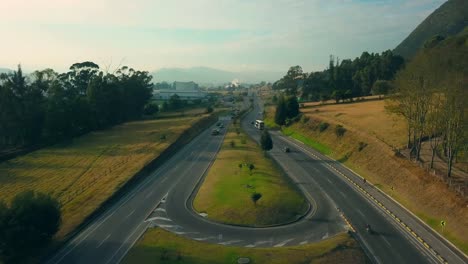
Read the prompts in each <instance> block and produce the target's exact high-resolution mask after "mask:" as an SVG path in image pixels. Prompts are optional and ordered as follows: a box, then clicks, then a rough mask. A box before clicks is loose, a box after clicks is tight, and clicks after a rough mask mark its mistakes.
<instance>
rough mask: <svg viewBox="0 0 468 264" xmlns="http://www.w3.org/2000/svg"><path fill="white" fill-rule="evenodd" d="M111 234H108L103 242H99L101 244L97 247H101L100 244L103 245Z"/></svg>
mask: <svg viewBox="0 0 468 264" xmlns="http://www.w3.org/2000/svg"><path fill="white" fill-rule="evenodd" d="M110 236H111V234H109V235H107V236H106V238H104V240H102V241H101V243H99V245H97V247H96V248H99V247H100V246H102V244H104V242H106V240H107V239H108V238H109V237H110Z"/></svg>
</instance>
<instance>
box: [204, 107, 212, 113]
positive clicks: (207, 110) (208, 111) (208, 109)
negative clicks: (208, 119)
mask: <svg viewBox="0 0 468 264" xmlns="http://www.w3.org/2000/svg"><path fill="white" fill-rule="evenodd" d="M206 113H208V114H209V113H213V107H211V106H208V107H207V108H206Z"/></svg>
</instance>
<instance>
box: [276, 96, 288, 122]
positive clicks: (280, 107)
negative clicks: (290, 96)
mask: <svg viewBox="0 0 468 264" xmlns="http://www.w3.org/2000/svg"><path fill="white" fill-rule="evenodd" d="M287 111H288V110H287V106H286V102H285V99H284V97H283V96H281V97H280V98H279V100H278V104H277V105H276V111H275V123H276V124H278V125H280V126H282V125H284V124H285V122H286V118H287V116H288V113H287Z"/></svg>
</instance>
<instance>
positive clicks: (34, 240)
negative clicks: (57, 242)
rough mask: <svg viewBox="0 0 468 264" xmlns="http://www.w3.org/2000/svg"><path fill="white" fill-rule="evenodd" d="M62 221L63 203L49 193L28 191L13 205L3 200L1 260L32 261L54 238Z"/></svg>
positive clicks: (0, 229) (0, 235)
mask: <svg viewBox="0 0 468 264" xmlns="http://www.w3.org/2000/svg"><path fill="white" fill-rule="evenodd" d="M60 223H61V212H60V204H59V202H58V201H57V200H56V199H54V198H52V197H50V196H49V195H46V194H43V193H37V192H33V191H26V192H23V193H20V194H18V195H16V196H15V198H14V199H13V201H12V202H11V205H10V207H7V206H6V204H4V203H3V202H2V201H0V262H2V263H30V262H31V259H32V258H33V257H35V256H38V255H40V254H41V250H43V249H44V248H45V247H46V246H47V245H48V244H49V243H50V242H51V241H52V237H53V236H54V234H55V233H56V232H57V231H58V229H59V227H60Z"/></svg>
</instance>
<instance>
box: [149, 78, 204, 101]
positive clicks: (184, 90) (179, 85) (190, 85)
mask: <svg viewBox="0 0 468 264" xmlns="http://www.w3.org/2000/svg"><path fill="white" fill-rule="evenodd" d="M173 87H174V89H171V90H154V92H153V98H154V99H156V100H169V98H171V96H173V95H174V94H177V95H178V96H179V97H180V99H182V100H195V99H204V98H206V95H207V93H206V92H204V91H201V90H200V89H199V88H198V84H196V83H194V82H174V84H173Z"/></svg>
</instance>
